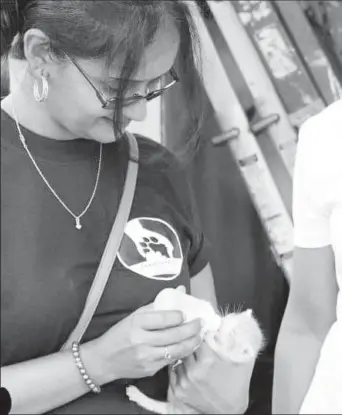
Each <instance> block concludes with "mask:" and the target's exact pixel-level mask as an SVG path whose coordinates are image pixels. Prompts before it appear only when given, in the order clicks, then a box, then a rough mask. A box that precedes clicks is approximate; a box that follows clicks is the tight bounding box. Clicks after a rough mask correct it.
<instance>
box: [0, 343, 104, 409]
mask: <svg viewBox="0 0 342 415" xmlns="http://www.w3.org/2000/svg"><path fill="white" fill-rule="evenodd" d="M97 356H98V353H97V351H96V341H93V342H88V343H85V344H84V345H82V347H81V357H82V360H83V362H84V365H85V367H86V368H87V371H88V373H89V375H90V376H91V377H92V378H93V379H94V380H95V381H96V382H98V383H99V384H101V385H102V384H104V383H106V382H108V381H109V380H108V379H105V378H104V376H103V374H102V373H101V369H100V368H101V363H100V362H99V361H97ZM1 385H2V386H4V387H6V388H7V389H8V391H9V392H10V394H11V398H12V410H11V413H13V414H24V413H26V414H28V413H30V414H41V413H44V412H48V411H50V410H52V409H54V408H57V407H59V406H62V405H64V404H66V403H68V402H71V401H73V400H75V399H77V398H79V397H80V396H82V395H84V394H85V393H87V392H89V389H88V387H87V386H86V384H85V383H84V381H83V379H82V377H81V375H80V373H79V371H78V369H77V367H76V365H75V362H74V358H73V356H72V353H71V351H63V352H59V353H55V354H52V355H48V356H45V357H41V358H37V359H34V360H29V361H26V362H23V363H17V364H14V365H10V366H5V367H2V368H1Z"/></svg>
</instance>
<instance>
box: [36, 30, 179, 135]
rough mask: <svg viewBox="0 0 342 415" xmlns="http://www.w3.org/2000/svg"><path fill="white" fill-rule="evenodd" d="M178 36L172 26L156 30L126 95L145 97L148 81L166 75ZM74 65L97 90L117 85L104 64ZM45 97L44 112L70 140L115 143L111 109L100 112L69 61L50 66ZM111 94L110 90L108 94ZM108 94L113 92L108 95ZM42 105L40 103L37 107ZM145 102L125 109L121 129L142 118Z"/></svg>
mask: <svg viewBox="0 0 342 415" xmlns="http://www.w3.org/2000/svg"><path fill="white" fill-rule="evenodd" d="M179 41H180V39H179V34H178V31H177V29H176V28H175V26H174V25H173V24H172V23H171V22H168V23H166V24H165V26H164V27H163V28H162V29H160V31H159V33H158V34H157V36H156V41H155V42H154V43H153V44H152V45H151V46H150V47H149V48H148V49H147V50H146V52H145V53H144V56H143V61H142V64H141V66H140V68H139V70H138V71H137V74H136V75H135V77H134V80H132V82H130V86H129V88H130V91H129V95H131V94H133V93H139V94H143V95H145V93H146V88H147V86H148V85H149V82H151V81H152V80H155V79H156V78H158V77H160V76H161V75H164V74H166V73H167V72H168V71H169V70H170V69H171V68H172V66H173V64H174V61H175V58H176V55H177V52H178V48H179ZM77 63H78V64H79V66H80V67H81V68H82V70H83V71H84V72H85V73H86V74H87V76H88V77H89V78H90V79H91V81H92V82H93V84H94V85H95V86H96V88H97V89H98V90H100V91H104V92H105V91H108V90H110V87H111V86H112V87H115V85H118V81H117V80H115V79H113V78H117V77H118V76H119V70H118V69H116V68H113V69H111V70H110V73H109V74H108V71H107V74H106V71H105V70H104V64H103V62H100V61H95V60H84V59H77ZM50 65H51V66H53V65H54V66H53V67H49V68H48V70H49V96H48V99H47V101H46V102H45V103H44V104H43V105H45V106H46V110H47V111H48V113H49V115H50V116H51V118H52V119H53V121H54V122H55V123H57V124H58V125H59V126H60V127H61V129H62V130H63V131H64V132H65V135H66V136H68V138H67V139H70V138H79V137H82V138H86V139H90V140H96V141H100V142H103V143H108V142H112V141H114V140H115V137H114V133H113V112H114V111H113V110H108V109H103V108H102V104H101V102H100V100H99V99H98V98H97V96H96V93H95V91H94V89H93V88H92V87H91V85H90V84H89V83H88V81H87V80H86V79H85V78H84V76H83V75H82V74H81V73H80V71H79V70H78V69H77V67H76V66H75V65H74V64H73V63H72V62H67V63H64V62H63V64H56V63H51V64H50ZM110 92H112V91H110ZM112 95H115V93H113V92H112ZM39 105H42V104H39ZM146 110H147V109H146V101H145V100H141V102H139V103H136V104H134V105H130V106H125V107H124V109H123V121H124V126H127V125H128V123H129V122H130V121H131V120H133V121H143V120H144V119H145V117H146Z"/></svg>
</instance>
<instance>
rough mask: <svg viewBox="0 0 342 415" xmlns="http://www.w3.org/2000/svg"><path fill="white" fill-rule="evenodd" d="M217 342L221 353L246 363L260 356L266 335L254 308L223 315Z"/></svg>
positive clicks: (235, 360)
mask: <svg viewBox="0 0 342 415" xmlns="http://www.w3.org/2000/svg"><path fill="white" fill-rule="evenodd" d="M215 342H216V344H217V347H218V348H219V350H220V352H221V354H223V355H225V356H227V357H228V358H229V359H230V360H232V361H234V362H236V363H244V362H247V361H249V360H252V359H255V358H256V357H257V356H258V354H259V352H260V351H261V350H262V348H263V347H264V336H263V333H262V331H261V328H260V326H259V324H258V322H257V320H256V319H255V317H254V316H253V314H252V310H246V311H242V312H235V313H229V314H227V315H225V316H224V317H223V319H222V324H221V327H220V329H219V331H218V332H217V333H216V335H215Z"/></svg>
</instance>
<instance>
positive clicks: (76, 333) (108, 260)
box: [61, 132, 139, 350]
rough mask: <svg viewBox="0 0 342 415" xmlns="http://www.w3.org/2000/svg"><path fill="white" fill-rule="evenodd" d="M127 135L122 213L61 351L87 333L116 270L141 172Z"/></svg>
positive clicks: (134, 145)
mask: <svg viewBox="0 0 342 415" xmlns="http://www.w3.org/2000/svg"><path fill="white" fill-rule="evenodd" d="M126 135H127V137H128V142H129V162H128V168H127V173H126V179H125V185H124V190H123V194H122V197H121V201H120V205H119V209H118V213H117V215H116V218H115V221H114V224H113V227H112V230H111V232H110V235H109V238H108V241H107V244H106V247H105V250H104V252H103V255H102V258H101V262H100V265H99V267H98V269H97V272H96V275H95V278H94V281H93V284H92V286H91V288H90V291H89V294H88V297H87V299H86V302H85V306H84V309H83V312H82V314H81V317H80V319H79V321H78V323H77V325H76V327H75V328H74V330H73V332H72V333H71V334H70V336H69V338H68V340H67V341H66V342H65V343H64V345H63V346H62V348H61V350H64V349H70V348H71V346H72V343H73V342H74V341H75V342H79V341H81V339H82V336H83V334H84V333H85V331H86V329H87V327H88V326H89V323H90V321H91V319H92V317H93V315H94V313H95V310H96V308H97V306H98V304H99V302H100V299H101V296H102V293H103V291H104V289H105V286H106V283H107V281H108V278H109V275H110V273H111V271H112V268H113V265H114V262H115V259H116V256H117V252H118V249H119V247H120V243H121V240H122V237H123V234H124V230H125V226H126V223H127V221H128V218H129V214H130V211H131V206H132V202H133V197H134V192H135V186H136V181H137V175H138V167H139V164H138V163H139V148H138V143H137V141H136V139H135V137H134V135H133V134H131V133H129V132H126Z"/></svg>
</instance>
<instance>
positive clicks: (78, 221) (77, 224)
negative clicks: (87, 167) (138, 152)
mask: <svg viewBox="0 0 342 415" xmlns="http://www.w3.org/2000/svg"><path fill="white" fill-rule="evenodd" d="M12 108H13V114H14V120H15V123H16V125H17V130H18V134H19V138H20V141H21V143H22V145H23V147H24V149H25V150H26V152H27V154H28V156H29V157H30V159H31V161H32V163H33V165H34V167H35V168H36V170H37V172H38V173H39V175H40V177H41V178H42V179H43V181H44V183H45V184H46V186H47V187H48V189H49V190H50V191H51V193H52V194H53V195H54V196H55V198H56V199H57V200H58V202H59V203H60V204H61V205H62V206H63V207H64V209H65V210H66V211H67V212H68V213H69V214H70V215H71V216H72V217H73V218H74V219H75V227H76V229H78V230H80V229H82V225H81V218H82V216H83V215H85V214H86V212H87V211H88V209H89V207H90V205H91V204H92V202H93V200H94V197H95V193H96V190H97V186H98V183H99V178H100V171H101V164H102V143H101V144H100V155H99V164H98V168H97V175H96V182H95V186H94V189H93V193H92V194H91V196H90V199H89V202H88V203H87V205H86V207H85V208H84V209H83V211H82V212H81V213H80V214H79V215H75V214H74V212H72V210H71V209H70V208H69V207H68V206H67V205H66V204H65V203H64V202H63V200H62V199H61V198H60V196H58V194H57V193H56V191H55V190H54V189H53V188H52V186H51V185H50V183H49V182H48V180H47V178H46V177H45V176H44V174H43V173H42V171H41V170H40V168H39V166H38V164H37V162H36V160H35V159H34V158H33V156H32V153H31V152H30V150H29V148H28V147H27V144H26V139H25V137H24V135H23V133H22V131H21V128H20V125H19V122H18V118H17V114H16V112H15V109H14V105H13V101H12Z"/></svg>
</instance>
